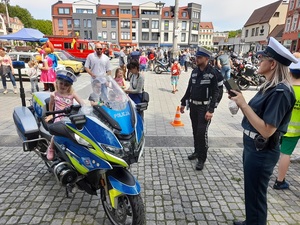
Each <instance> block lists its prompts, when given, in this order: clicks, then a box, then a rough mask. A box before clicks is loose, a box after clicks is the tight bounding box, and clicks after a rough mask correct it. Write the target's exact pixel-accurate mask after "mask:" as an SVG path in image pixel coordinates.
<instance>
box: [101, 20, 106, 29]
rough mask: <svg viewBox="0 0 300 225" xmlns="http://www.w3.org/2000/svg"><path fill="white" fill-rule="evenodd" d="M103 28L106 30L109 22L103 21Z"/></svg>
mask: <svg viewBox="0 0 300 225" xmlns="http://www.w3.org/2000/svg"><path fill="white" fill-rule="evenodd" d="M102 27H103V28H106V27H107V21H106V20H102Z"/></svg>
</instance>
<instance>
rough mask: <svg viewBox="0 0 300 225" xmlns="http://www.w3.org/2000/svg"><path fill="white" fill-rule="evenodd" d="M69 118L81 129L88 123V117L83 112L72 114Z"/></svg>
mask: <svg viewBox="0 0 300 225" xmlns="http://www.w3.org/2000/svg"><path fill="white" fill-rule="evenodd" d="M69 118H70V120H71V122H72V124H74V125H75V127H76V128H77V129H78V130H81V129H82V128H83V127H84V125H85V123H86V117H85V115H83V114H77V115H72V116H70V117H69Z"/></svg>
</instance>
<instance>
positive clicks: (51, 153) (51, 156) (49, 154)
mask: <svg viewBox="0 0 300 225" xmlns="http://www.w3.org/2000/svg"><path fill="white" fill-rule="evenodd" d="M47 159H48V160H50V161H52V160H53V159H54V149H53V148H51V147H50V146H49V147H48V149H47Z"/></svg>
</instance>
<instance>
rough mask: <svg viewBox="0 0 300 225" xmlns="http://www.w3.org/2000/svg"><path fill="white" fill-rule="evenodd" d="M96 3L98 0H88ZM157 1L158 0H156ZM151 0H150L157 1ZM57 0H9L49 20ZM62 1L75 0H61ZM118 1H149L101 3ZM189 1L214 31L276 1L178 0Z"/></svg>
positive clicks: (236, 25)
mask: <svg viewBox="0 0 300 225" xmlns="http://www.w3.org/2000/svg"><path fill="white" fill-rule="evenodd" d="M89 1H90V2H94V3H98V0H89ZM158 1H159V0H158ZM158 1H152V2H158ZM56 2H57V0H37V1H33V0H10V4H11V5H19V6H20V7H22V8H26V9H27V10H28V11H29V12H30V13H31V15H32V16H33V17H34V18H35V19H48V20H51V5H53V4H54V3H56ZM63 2H64V3H72V2H76V1H74V0H73V1H72V0H63ZM119 2H132V4H133V5H139V4H141V3H145V2H149V1H147V0H139V1H138V0H117V1H114V3H112V1H111V0H101V1H100V3H102V4H118V3H119ZM161 2H165V6H170V5H174V4H175V0H161ZM189 2H195V3H198V4H201V5H202V13H201V21H203V22H213V25H214V30H215V31H228V30H238V29H241V28H242V27H243V26H244V24H245V23H246V21H247V19H248V18H249V17H250V15H251V14H252V12H253V11H254V10H255V9H257V8H260V7H263V6H265V5H268V4H270V3H273V2H276V1H274V0H179V6H186V5H187V4H188V3H189Z"/></svg>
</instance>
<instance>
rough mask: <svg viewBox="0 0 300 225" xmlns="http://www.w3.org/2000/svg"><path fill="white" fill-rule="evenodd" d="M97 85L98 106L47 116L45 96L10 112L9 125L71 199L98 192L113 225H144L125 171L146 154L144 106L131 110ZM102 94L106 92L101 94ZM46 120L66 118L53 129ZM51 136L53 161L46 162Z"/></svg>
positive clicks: (110, 83)
mask: <svg viewBox="0 0 300 225" xmlns="http://www.w3.org/2000/svg"><path fill="white" fill-rule="evenodd" d="M106 79H107V80H106V81H105V84H103V83H102V84H101V88H102V89H103V90H102V93H101V94H100V97H99V96H98V97H99V99H102V100H101V104H99V105H98V104H97V105H95V106H93V107H91V106H90V107H88V106H83V107H81V106H80V105H72V106H71V107H68V108H65V109H64V110H60V111H52V112H49V111H48V103H49V96H50V94H49V93H48V92H36V93H34V94H33V95H32V100H31V105H30V106H29V107H26V106H19V107H16V108H15V109H14V112H13V119H14V122H15V125H16V128H17V131H18V134H19V136H20V138H21V139H22V142H23V150H24V151H25V152H28V151H29V152H31V151H33V152H35V153H36V154H37V155H38V156H39V157H40V158H41V159H42V160H43V161H44V163H45V164H46V166H47V168H48V170H49V171H50V172H51V173H53V175H54V177H55V178H56V180H57V182H58V183H59V184H60V185H61V186H63V187H65V190H66V196H67V197H69V196H70V193H72V189H73V188H74V187H75V186H76V187H77V188H78V189H80V190H83V191H85V192H87V193H88V194H91V195H97V192H98V191H99V192H100V199H101V202H102V205H103V207H104V211H105V213H106V215H107V216H108V218H109V220H110V222H111V223H112V224H114V225H121V224H122V225H124V224H126V225H127V224H130V225H143V224H145V209H144V204H143V200H142V198H141V196H140V192H141V187H140V184H139V182H138V181H137V179H136V178H135V177H134V176H133V175H132V174H131V172H130V171H129V168H130V165H131V164H133V163H136V162H138V161H139V159H140V157H141V156H142V154H143V149H144V142H145V139H144V129H143V128H144V127H143V120H142V118H141V116H140V113H141V112H142V111H143V110H146V109H147V104H148V103H140V104H139V105H134V103H133V101H131V100H130V99H129V97H127V95H126V94H125V93H124V91H123V90H122V89H121V88H120V87H119V85H118V84H117V83H116V82H115V81H114V80H113V79H112V78H110V77H107V78H106ZM104 89H105V90H104ZM46 115H54V116H53V117H54V118H55V117H57V116H61V115H62V116H64V118H63V119H62V120H61V121H59V122H55V123H53V124H50V125H49V124H47V123H46V122H45V116H46ZM52 135H54V136H53V137H54V145H55V147H54V148H55V158H54V159H53V160H52V161H49V160H48V159H47V157H46V150H47V148H48V145H49V142H50V139H51V137H52Z"/></svg>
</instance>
